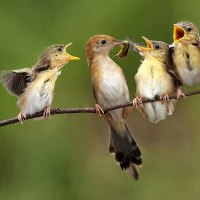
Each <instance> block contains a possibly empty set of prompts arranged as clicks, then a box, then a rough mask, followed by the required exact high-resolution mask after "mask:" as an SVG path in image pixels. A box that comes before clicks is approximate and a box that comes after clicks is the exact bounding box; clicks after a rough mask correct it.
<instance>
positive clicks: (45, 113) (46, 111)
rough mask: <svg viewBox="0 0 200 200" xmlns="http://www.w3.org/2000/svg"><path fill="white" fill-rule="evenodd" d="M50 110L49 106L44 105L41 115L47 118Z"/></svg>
mask: <svg viewBox="0 0 200 200" xmlns="http://www.w3.org/2000/svg"><path fill="white" fill-rule="evenodd" d="M50 111H51V110H50V107H46V108H45V109H44V112H43V116H44V118H45V119H48V118H49V116H50V115H51V112H50Z"/></svg>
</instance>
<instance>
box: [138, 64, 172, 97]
mask: <svg viewBox="0 0 200 200" xmlns="http://www.w3.org/2000/svg"><path fill="white" fill-rule="evenodd" d="M163 65H164V64H162V63H161V62H158V61H156V60H155V61H146V60H144V61H143V63H142V65H141V66H140V67H139V69H138V72H137V74H136V75H135V80H136V94H137V95H140V96H143V97H145V98H150V99H151V98H154V97H155V96H161V95H163V94H170V93H172V92H173V91H174V83H173V81H172V78H171V76H170V75H169V74H168V73H167V72H166V69H165V66H163Z"/></svg>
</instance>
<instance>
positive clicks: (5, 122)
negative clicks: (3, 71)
mask: <svg viewBox="0 0 200 200" xmlns="http://www.w3.org/2000/svg"><path fill="white" fill-rule="evenodd" d="M197 94H200V90H196V91H193V92H188V93H186V94H185V96H187V97H188V96H193V95H197ZM169 99H176V95H172V96H170V97H169ZM159 100H160V99H159V98H155V99H144V100H143V101H142V103H148V102H154V101H159ZM128 106H133V102H132V101H131V102H126V103H123V104H119V105H114V106H111V107H110V108H106V109H103V110H104V113H106V112H108V111H111V110H115V109H118V108H123V107H128ZM64 113H96V110H95V108H66V109H60V108H55V109H52V110H51V115H57V114H64ZM42 116H43V111H41V112H39V113H36V114H34V115H27V116H26V120H29V119H33V118H37V117H42ZM17 122H19V120H18V119H17V117H15V118H10V119H6V120H3V121H0V126H6V125H9V124H14V123H17Z"/></svg>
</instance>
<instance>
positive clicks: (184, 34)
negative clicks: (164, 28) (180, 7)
mask: <svg viewBox="0 0 200 200" xmlns="http://www.w3.org/2000/svg"><path fill="white" fill-rule="evenodd" d="M173 39H174V43H176V42H182V43H186V44H187V43H188V42H189V43H195V42H196V41H199V32H198V29H197V27H196V26H195V25H194V24H193V23H192V22H188V21H184V22H178V23H176V24H174V32H173Z"/></svg>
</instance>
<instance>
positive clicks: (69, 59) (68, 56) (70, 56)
mask: <svg viewBox="0 0 200 200" xmlns="http://www.w3.org/2000/svg"><path fill="white" fill-rule="evenodd" d="M71 45H72V43H69V44H66V45H65V50H67V48H68V47H69V46H71ZM64 54H65V56H66V59H67V60H68V61H71V60H80V58H79V57H76V56H72V55H70V54H68V53H66V52H65V53H64Z"/></svg>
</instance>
